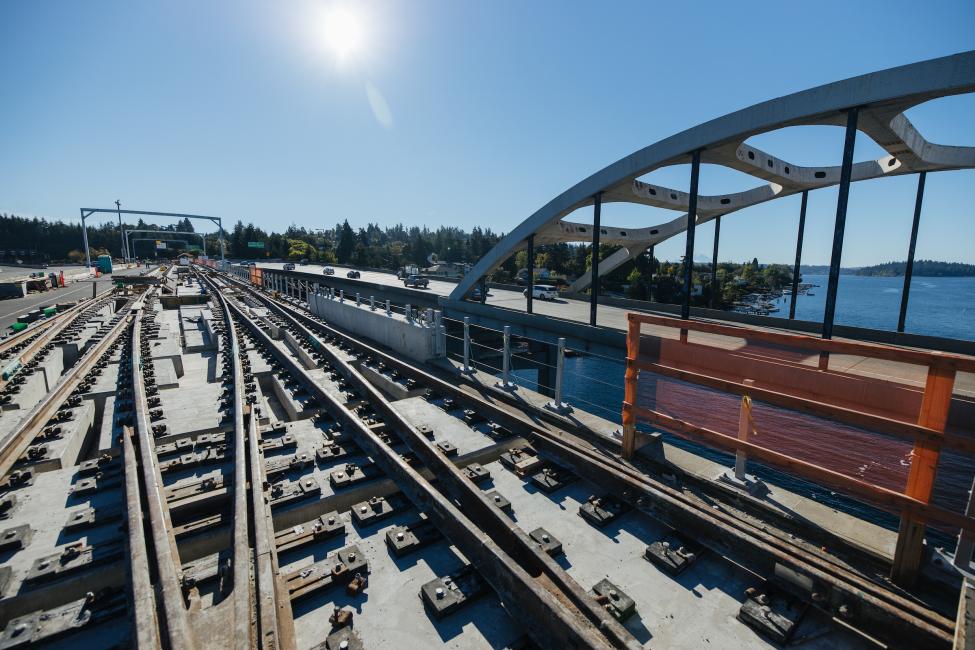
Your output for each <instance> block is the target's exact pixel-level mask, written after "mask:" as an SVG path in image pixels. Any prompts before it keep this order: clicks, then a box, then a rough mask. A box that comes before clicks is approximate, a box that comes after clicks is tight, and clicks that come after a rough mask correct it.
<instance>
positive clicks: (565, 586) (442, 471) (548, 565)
mask: <svg viewBox="0 0 975 650" xmlns="http://www.w3.org/2000/svg"><path fill="white" fill-rule="evenodd" d="M254 295H256V296H257V297H258V298H259V299H261V301H262V302H263V303H264V304H266V305H268V306H269V307H271V308H272V310H273V311H274V312H275V313H277V314H278V315H279V316H281V317H282V318H283V319H284V320H285V321H286V322H288V323H289V324H290V325H291V326H292V327H294V328H296V329H297V330H298V331H299V332H300V333H301V335H302V337H303V338H304V339H305V340H307V341H309V342H310V343H311V344H312V345H313V346H314V347H315V349H317V350H318V351H319V352H321V353H322V354H324V355H326V357H327V358H328V362H329V363H330V364H331V365H332V366H333V367H336V368H338V369H339V370H340V372H341V373H342V374H343V375H345V376H346V378H347V379H349V380H350V381H351V382H352V383H353V385H354V386H355V387H356V389H357V390H358V391H359V392H360V393H362V394H363V395H365V396H366V399H368V400H369V402H370V403H371V404H372V405H374V406H376V407H377V408H378V409H379V411H380V412H381V414H382V416H383V419H384V420H385V421H386V422H390V423H392V424H393V425H394V427H395V428H396V430H397V431H400V432H402V433H404V434H405V435H406V436H407V437H408V439H407V440H405V442H406V443H407V445H408V446H409V447H410V449H412V450H413V452H414V453H416V454H417V456H418V457H419V458H420V460H421V461H423V463H424V464H425V465H426V466H427V467H428V468H430V469H431V470H432V471H433V472H434V474H435V475H436V476H437V479H438V481H439V482H440V483H441V484H442V485H444V486H445V487H446V488H447V490H448V491H449V492H450V494H451V496H453V497H454V498H455V499H456V500H457V501H458V502H459V503H460V504H461V505H462V506H463V509H464V512H466V513H468V515H469V516H470V517H471V519H472V520H474V522H475V524H477V525H478V526H479V527H480V528H482V529H483V530H484V531H485V532H488V533H490V534H491V538H492V539H495V540H497V541H498V542H499V543H501V545H502V546H503V547H504V549H505V550H506V551H507V552H508V553H510V554H511V555H512V556H513V557H514V558H515V559H516V560H517V561H519V563H521V564H522V566H523V567H524V568H525V570H526V571H528V572H529V573H531V574H533V575H534V574H544V575H545V576H546V577H547V578H548V579H549V580H551V582H552V585H553V586H554V587H555V588H556V589H557V590H558V592H559V594H560V595H561V596H564V597H565V598H567V599H568V601H569V602H571V603H572V605H573V606H574V607H576V608H577V609H578V610H579V613H580V614H581V615H583V616H585V617H586V618H587V619H588V620H589V621H590V623H592V624H593V625H596V626H598V627H599V629H600V631H602V632H603V634H604V635H605V636H606V637H607V639H608V640H609V641H610V642H611V643H613V645H615V646H618V647H625V646H629V645H633V644H635V643H636V639H635V638H634V637H633V635H632V634H631V633H630V632H629V631H628V630H627V629H626V628H625V627H623V625H622V624H621V623H620V622H619V621H617V620H616V619H612V618H609V619H607V617H606V610H605V609H604V608H603V607H602V606H600V605H599V604H598V603H597V602H596V600H595V599H594V598H593V597H592V596H591V595H589V594H588V593H587V592H586V590H584V589H583V588H582V587H581V586H580V585H579V584H578V583H577V582H576V581H575V580H574V579H573V578H572V577H571V576H569V574H568V573H567V572H566V571H565V569H563V568H562V567H561V566H559V564H558V563H556V562H555V560H554V559H552V557H551V556H549V555H548V554H547V553H545V552H544V551H542V550H541V548H540V547H539V546H538V545H537V544H536V543H534V542H532V540H531V539H530V538H529V537H528V535H527V534H526V533H525V531H524V530H522V528H521V527H520V526H518V525H517V524H516V523H514V522H512V521H511V520H510V519H509V518H508V517H507V516H506V515H504V514H503V513H501V512H500V511H499V510H498V509H497V508H496V507H495V506H494V505H493V504H492V503H491V502H490V501H489V499H488V498H487V497H486V496H485V495H484V493H483V491H481V490H480V489H479V488H478V487H477V486H476V485H474V484H473V483H471V481H470V480H469V479H468V478H467V477H466V476H464V474H463V473H462V472H461V470H460V469H458V468H457V466H455V465H454V464H453V463H452V462H450V460H449V459H447V457H446V456H444V455H443V454H442V453H440V452H439V451H438V450H437V449H436V448H434V446H433V445H432V443H430V441H429V440H427V438H426V437H425V436H423V435H422V434H421V433H420V432H419V431H418V430H417V429H416V427H415V426H413V424H412V423H411V422H410V421H409V420H407V419H406V418H405V417H403V415H402V414H401V413H400V412H399V411H398V410H396V409H395V408H394V407H393V405H392V404H391V403H390V402H389V400H388V399H386V397H385V396H384V395H383V394H382V393H381V392H380V391H379V390H378V389H377V388H376V387H375V386H374V385H373V384H372V383H371V382H370V381H368V380H367V379H366V378H365V377H363V376H362V374H361V373H360V372H359V371H358V370H356V369H355V368H354V367H353V366H352V365H351V364H349V363H347V362H346V361H345V360H343V359H341V358H340V357H339V356H338V355H336V354H335V352H334V351H333V350H332V349H330V348H329V346H327V345H325V344H324V342H322V341H321V340H319V339H318V337H316V336H315V335H314V334H313V333H312V332H310V331H309V330H308V328H306V327H305V326H304V325H303V324H302V323H301V322H300V321H299V320H298V319H297V318H295V317H294V316H293V315H292V314H291V313H289V312H288V311H286V310H284V309H282V308H281V307H280V306H279V305H277V304H275V303H274V302H273V301H268V300H267V299H266V297H265V296H262V295H261V294H259V293H256V294H254Z"/></svg>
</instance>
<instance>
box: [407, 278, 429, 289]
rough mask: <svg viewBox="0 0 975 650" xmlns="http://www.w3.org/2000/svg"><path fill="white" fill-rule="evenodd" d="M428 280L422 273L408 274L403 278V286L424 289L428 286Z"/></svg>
mask: <svg viewBox="0 0 975 650" xmlns="http://www.w3.org/2000/svg"><path fill="white" fill-rule="evenodd" d="M429 284H430V280H428V279H427V278H425V277H423V276H422V275H408V276H406V277H405V278H403V286H406V287H416V288H417V289H420V288H423V289H426V288H427V286H429Z"/></svg>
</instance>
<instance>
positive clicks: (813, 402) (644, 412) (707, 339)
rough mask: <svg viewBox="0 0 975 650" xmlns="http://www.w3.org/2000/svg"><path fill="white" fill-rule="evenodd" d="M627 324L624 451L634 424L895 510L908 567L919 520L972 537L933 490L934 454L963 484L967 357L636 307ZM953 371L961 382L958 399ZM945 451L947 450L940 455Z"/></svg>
mask: <svg viewBox="0 0 975 650" xmlns="http://www.w3.org/2000/svg"><path fill="white" fill-rule="evenodd" d="M628 319H629V331H628V336H627V369H626V377H625V396H624V402H623V413H622V419H623V425H624V426H623V433H624V435H623V453H624V455H625V456H627V457H630V456H632V454H633V452H634V450H635V445H636V443H637V433H636V423H637V421H642V422H646V423H648V424H651V425H653V426H655V427H658V428H660V429H662V430H664V431H668V432H670V433H673V434H675V435H678V436H680V437H683V438H686V439H689V440H693V441H695V442H698V443H703V444H705V445H706V446H709V447H714V448H718V449H721V450H725V451H731V452H734V453H737V454H744V455H746V456H747V458H748V459H749V460H754V461H757V462H759V463H761V464H763V465H766V466H768V467H772V468H775V469H777V470H781V471H784V472H786V473H787V474H789V475H791V476H795V477H797V478H802V479H805V480H808V481H811V482H814V483H817V484H821V485H824V486H827V487H830V488H831V489H834V490H836V491H838V492H840V493H842V494H845V495H846V496H849V497H852V498H855V499H859V500H862V501H865V502H867V503H871V504H873V505H876V506H879V507H881V508H884V509H886V510H888V511H891V512H895V513H897V514H900V515H901V517H902V526H901V534H900V536H899V543H898V550H897V554H898V555H899V556H902V557H901V558H900V560H903V561H906V562H907V563H908V565H909V566H910V565H913V563H914V562H915V560H916V559H917V558H912V556H914V555H919V553H920V551H919V550H918V549H919V548H920V547H919V544H920V539H922V538H923V524H924V523H928V524H930V525H933V526H936V527H939V528H941V529H944V530H947V531H950V532H953V533H957V532H958V530H959V529H963V530H965V531H968V532H975V519H972V518H971V517H967V516H966V515H965V514H963V512H960V510H963V509H964V505H962V507H961V508H955V507H946V506H945V505H944V504H943V503H940V502H939V500H937V499H933V498H932V497H933V496H936V495H935V478H936V476H937V472H938V471H939V462H940V463H941V468H940V469H941V471H943V472H945V473H946V475H947V473H948V472H949V471H954V472H955V473H956V474H958V473H959V470H960V469H961V471H962V472H964V471H966V470H967V472H968V474H967V475H964V476H956V477H954V479H953V480H954V481H955V482H956V483H961V484H964V490H966V491H967V488H968V485H970V484H971V474H970V473H971V471H972V468H973V467H975V464H973V462H972V454H975V399H972V398H971V397H970V396H969V395H975V377H973V376H971V375H968V374H966V373H972V372H975V358H973V357H968V356H964V355H953V354H944V353H939V352H931V351H924V350H915V349H907V348H900V347H895V346H889V345H877V344H869V343H862V342H854V341H846V340H823V339H819V338H815V337H812V336H806V335H801V334H793V333H785V332H780V331H771V330H761V329H753V328H748V327H741V326H735V325H727V324H719V323H714V322H705V321H694V320H681V319H678V318H671V317H667V316H656V315H650V314H642V313H630V314H628ZM959 373H962V376H963V378H964V381H963V383H964V384H965V390H963V391H960V392H959V394H958V395H953V393H954V388H955V380H956V376H957V375H958V374H959ZM969 388H970V389H971V393H970V394H967V393H968V389H969ZM942 450H950V453H946V454H944V457H943V458H942ZM959 458H961V459H963V460H961V461H959ZM905 522H907V523H905ZM912 527H913V528H912ZM918 529H919V530H918ZM906 532H910V533H911V534H910V535H906V534H905V533H906ZM901 538H903V539H904V544H906V545H908V546H910V548H904V549H902V548H901V546H902V544H901ZM908 538H910V539H908ZM918 561H919V560H918ZM898 562H899V559H898V558H897V557H895V569H896V567H897V565H898ZM908 571H910V569H908Z"/></svg>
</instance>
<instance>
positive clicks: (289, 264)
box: [284, 262, 295, 271]
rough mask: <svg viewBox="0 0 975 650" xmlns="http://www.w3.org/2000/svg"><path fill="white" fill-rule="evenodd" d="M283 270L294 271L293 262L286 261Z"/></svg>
mask: <svg viewBox="0 0 975 650" xmlns="http://www.w3.org/2000/svg"><path fill="white" fill-rule="evenodd" d="M284 270H285V271H294V270H295V265H294V262H288V263H287V264H285V265H284Z"/></svg>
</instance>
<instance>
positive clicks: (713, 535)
mask: <svg viewBox="0 0 975 650" xmlns="http://www.w3.org/2000/svg"><path fill="white" fill-rule="evenodd" d="M230 281H231V282H232V283H234V284H235V285H236V286H238V287H239V288H240V289H241V290H243V291H247V292H249V294H250V295H252V296H253V297H254V299H256V300H259V301H260V302H261V304H263V305H264V306H266V307H268V308H269V309H271V310H273V311H275V312H276V313H277V314H278V315H279V316H280V317H282V318H284V319H287V320H288V321H289V323H290V324H291V325H292V326H294V327H296V328H298V329H300V330H301V334H302V336H303V337H304V339H305V340H308V341H311V342H312V345H313V346H314V347H316V348H322V349H327V348H328V346H327V345H325V343H326V342H335V343H339V344H340V345H343V346H348V347H349V348H350V349H353V350H355V351H356V352H357V353H358V354H360V355H363V356H364V357H365V358H367V359H368V361H367V363H370V364H373V365H382V366H383V367H384V368H389V369H392V370H393V371H394V372H396V373H400V374H401V375H402V376H404V377H407V378H409V379H410V380H412V381H413V382H415V383H416V384H418V385H420V386H423V387H424V388H426V389H428V390H431V391H435V392H437V393H439V394H441V395H446V396H450V397H451V398H452V399H455V400H457V401H458V402H459V403H461V404H467V405H469V407H470V408H472V409H476V410H478V412H480V413H483V414H485V415H486V416H488V417H490V418H491V419H493V420H496V421H499V422H504V423H505V424H506V425H507V426H509V427H510V428H512V429H514V430H517V431H519V432H520V433H522V434H523V435H524V436H525V437H526V438H527V439H529V440H530V441H531V443H532V444H533V445H534V446H535V447H536V448H537V449H538V450H539V451H540V452H542V453H543V454H544V455H546V456H547V457H548V458H550V459H552V460H553V461H555V462H556V463H557V464H558V465H560V466H562V467H564V468H567V469H571V470H572V471H574V472H577V473H579V474H580V475H582V476H584V477H586V478H587V479H589V480H590V481H592V482H593V483H594V484H596V485H599V486H600V487H602V488H604V489H605V490H607V491H609V492H611V493H613V494H618V495H621V497H622V498H623V500H624V501H626V502H627V503H628V505H630V506H632V507H634V508H636V509H639V510H643V511H645V512H646V513H647V514H648V515H650V516H653V517H655V518H657V519H659V520H661V521H662V522H664V523H665V524H667V525H669V526H671V527H674V528H677V529H681V530H685V531H689V532H691V531H692V532H693V533H694V535H695V537H696V538H697V539H698V540H699V541H700V542H701V543H702V544H703V545H704V546H706V547H708V548H710V549H711V550H713V551H715V552H716V553H718V554H720V555H723V556H725V557H728V558H730V559H732V560H734V561H735V562H738V563H739V564H741V565H742V566H745V567H747V568H749V569H750V570H752V571H754V572H755V573H756V574H758V575H760V576H762V577H763V578H764V579H766V580H768V581H770V582H774V583H776V584H777V585H778V586H780V587H782V588H785V589H787V590H789V591H790V592H791V593H792V594H794V595H795V596H797V597H800V598H803V599H804V600H806V601H807V602H808V603H809V604H810V605H812V606H815V607H817V608H819V609H821V610H823V611H824V612H826V613H828V614H829V615H831V616H835V617H836V618H837V619H839V620H843V621H845V622H849V623H850V624H853V625H856V626H858V627H859V628H860V629H862V630H864V631H865V632H866V633H868V634H870V635H872V636H873V637H874V638H878V639H884V640H889V641H891V642H893V643H894V644H895V645H896V644H898V643H901V642H903V640H904V639H906V638H909V639H912V640H915V641H917V642H919V643H924V644H926V645H927V644H931V645H941V646H948V645H950V644H951V640H952V638H953V635H954V629H955V621H954V620H953V619H951V618H949V617H948V616H946V615H944V614H943V613H940V612H938V611H936V610H935V609H933V608H932V607H930V606H928V605H926V604H924V603H923V602H920V601H919V600H917V599H916V598H914V597H912V596H911V595H910V594H907V593H906V592H904V591H903V590H901V589H899V588H898V587H896V586H895V585H893V584H891V583H890V582H889V581H887V580H886V577H885V576H886V574H887V571H888V569H889V567H886V566H882V563H878V562H876V560H875V558H866V557H864V556H861V557H857V558H856V560H857V562H858V564H859V565H860V566H867V567H871V566H873V567H874V568H875V569H876V570H875V571H872V572H871V571H858V570H855V569H853V568H852V567H851V563H850V562H849V561H848V560H847V559H844V557H843V556H842V555H841V554H835V553H827V552H825V551H826V549H825V547H821V546H820V544H818V543H815V544H812V543H809V542H806V541H804V540H803V539H802V538H801V537H800V536H797V535H795V534H792V533H790V532H789V531H788V530H777V529H776V528H775V527H774V526H769V525H767V524H766V523H764V522H762V521H760V520H757V519H755V518H750V517H742V516H740V510H741V507H740V504H736V505H735V506H732V505H731V504H730V503H729V504H727V505H726V506H725V507H716V505H715V503H716V502H718V503H720V502H721V499H720V498H717V499H716V498H715V495H709V496H708V498H707V499H701V498H699V497H698V496H697V495H696V494H695V493H694V492H693V491H691V490H681V489H679V488H677V487H674V486H672V485H669V484H668V483H667V482H665V481H663V480H659V479H655V478H653V477H652V476H650V475H648V473H647V472H645V471H643V470H641V469H639V468H637V467H634V466H633V465H631V464H629V463H626V462H624V461H622V460H621V459H620V458H619V457H618V456H616V455H615V454H612V453H607V451H606V449H605V448H604V447H605V446H606V445H605V444H602V445H600V444H597V445H593V444H591V436H590V437H587V436H585V435H584V434H580V432H579V431H578V428H577V429H576V430H575V431H569V429H571V427H567V426H565V424H564V423H559V424H561V426H553V425H552V424H549V423H548V422H551V420H552V418H551V416H550V415H549V414H547V413H546V414H543V413H541V412H539V413H536V414H526V413H525V412H524V411H523V407H517V408H512V407H511V405H510V404H509V403H505V402H504V401H503V396H498V395H493V394H492V395H488V394H486V393H485V391H484V390H483V389H482V388H481V387H480V386H477V387H475V386H474V385H473V384H471V383H470V382H463V381H462V382H460V383H458V382H457V381H456V379H455V378H452V377H444V376H442V375H438V374H435V373H433V372H430V371H427V370H424V369H422V368H420V367H418V366H416V365H415V364H412V363H408V362H405V361H403V360H402V359H401V358H399V357H397V356H396V355H393V354H390V353H388V352H386V351H383V350H381V349H379V348H377V347H376V346H372V345H369V344H368V343H365V342H363V341H361V340H359V339H357V338H355V337H352V336H349V335H348V334H347V333H344V332H342V331H339V330H337V329H335V328H332V327H329V326H328V325H327V324H325V323H324V322H323V321H322V320H321V319H320V318H318V317H317V316H315V315H313V314H311V313H310V312H309V311H308V310H307V309H306V308H305V306H304V305H303V303H300V302H299V301H297V300H295V299H287V300H276V299H274V298H272V297H271V296H270V295H268V294H267V293H265V292H262V291H258V290H256V289H254V288H253V287H250V286H247V285H245V284H244V283H242V282H240V281H239V280H237V279H236V278H230ZM541 420H548V422H546V423H542V422H541ZM736 515H738V516H736ZM830 541H831V542H835V541H836V540H835V539H831V540H830ZM837 545H838V546H839V544H837ZM847 550H848V551H849V549H847ZM783 567H784V568H785V570H783Z"/></svg>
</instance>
